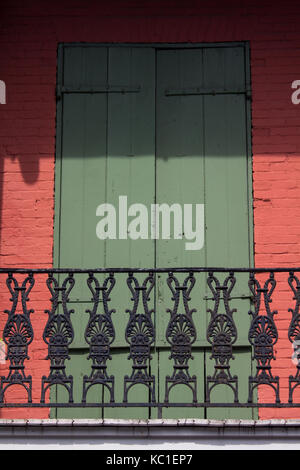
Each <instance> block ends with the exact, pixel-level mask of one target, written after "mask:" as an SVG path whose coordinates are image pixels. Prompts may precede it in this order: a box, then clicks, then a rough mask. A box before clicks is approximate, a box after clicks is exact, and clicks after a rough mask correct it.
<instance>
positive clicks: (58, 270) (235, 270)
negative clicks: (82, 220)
mask: <svg viewBox="0 0 300 470" xmlns="http://www.w3.org/2000/svg"><path fill="white" fill-rule="evenodd" d="M90 272H92V273H169V272H173V273H186V272H192V273H201V272H205V273H209V272H215V273H222V272H233V273H270V272H272V273H274V272H277V273H290V272H293V273H295V272H300V267H288V268H273V267H269V268H232V267H229V268H224V267H222V268H220V267H193V268H188V267H181V268H172V267H168V268H85V269H80V268H29V267H28V268H12V267H8V268H0V274H1V273H2V274H7V273H20V274H22V273H23V274H26V273H36V274H38V273H40V274H47V273H54V274H55V273H56V274H59V273H73V274H80V273H82V274H88V273H90Z"/></svg>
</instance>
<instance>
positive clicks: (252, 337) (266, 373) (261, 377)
mask: <svg viewBox="0 0 300 470" xmlns="http://www.w3.org/2000/svg"><path fill="white" fill-rule="evenodd" d="M248 284H249V288H250V290H251V292H252V294H253V297H254V305H255V309H254V312H252V311H251V310H250V311H249V315H251V316H252V322H251V325H250V329H249V335H248V338H249V342H250V344H251V346H252V350H253V357H252V359H255V360H256V362H257V365H256V375H255V376H254V377H252V376H250V377H249V398H248V402H249V403H252V402H253V392H254V389H255V388H256V387H258V386H259V385H268V386H270V387H272V388H273V390H274V392H275V398H276V403H280V398H279V377H277V376H276V377H274V376H273V374H272V367H271V361H272V359H275V356H274V345H275V344H276V343H277V340H278V332H277V328H276V325H275V322H274V319H273V317H274V315H275V314H276V313H277V311H276V310H274V311H271V309H270V303H271V302H272V299H271V296H272V294H273V291H274V289H275V287H276V280H275V278H274V273H273V272H271V273H270V277H269V278H268V279H267V281H266V282H265V284H264V287H263V288H262V287H261V285H260V283H259V282H258V280H257V279H255V277H254V274H253V273H251V274H250V279H249V283H248ZM261 294H263V295H264V305H265V310H266V315H265V314H260V306H261Z"/></svg>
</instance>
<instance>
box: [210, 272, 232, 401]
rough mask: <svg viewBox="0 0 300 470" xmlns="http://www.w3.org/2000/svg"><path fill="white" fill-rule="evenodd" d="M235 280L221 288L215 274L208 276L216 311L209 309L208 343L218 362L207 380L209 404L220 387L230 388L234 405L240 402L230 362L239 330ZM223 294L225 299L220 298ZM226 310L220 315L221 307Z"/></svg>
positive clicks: (228, 281) (212, 357)
mask: <svg viewBox="0 0 300 470" xmlns="http://www.w3.org/2000/svg"><path fill="white" fill-rule="evenodd" d="M235 283H236V278H235V277H234V273H233V272H231V273H230V274H229V276H228V277H226V279H225V281H224V283H223V284H222V285H221V284H220V281H219V280H218V279H217V277H216V276H214V274H213V273H212V272H210V273H209V276H208V279H207V284H208V287H209V289H210V291H211V292H212V295H213V301H214V308H213V309H208V312H209V313H210V315H211V319H210V322H209V325H208V328H207V341H208V342H209V343H210V344H211V345H212V354H211V357H210V358H211V359H214V360H215V366H214V367H215V371H214V375H213V376H210V375H209V376H207V378H206V400H207V402H210V396H211V391H212V390H213V388H215V387H216V386H217V385H220V384H223V385H228V386H229V387H230V388H231V389H232V391H233V394H234V402H235V403H237V402H238V378H237V376H236V375H234V376H232V375H231V372H230V361H231V360H232V359H234V356H233V353H232V346H233V344H234V343H235V342H236V340H237V329H236V326H235V323H234V320H233V313H235V312H236V309H230V307H229V302H230V300H231V297H230V295H231V292H232V290H233V288H234V286H235ZM221 294H222V295H221ZM221 302H223V304H224V310H223V311H222V313H219V309H220V303H221Z"/></svg>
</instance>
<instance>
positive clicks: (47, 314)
mask: <svg viewBox="0 0 300 470" xmlns="http://www.w3.org/2000/svg"><path fill="white" fill-rule="evenodd" d="M299 274H300V269H284V268H279V269H225V268H224V269H223V268H176V269H172V270H170V269H121V268H120V269H91V270H88V269H87V270H81V269H1V270H0V282H1V285H0V296H1V302H2V308H1V310H2V311H3V312H5V313H4V314H2V327H1V328H2V331H3V342H4V343H5V345H6V364H7V373H6V374H5V375H3V373H2V376H1V381H0V407H2V408H3V407H8V408H9V407H54V408H55V407H56V408H62V407H73V408H78V407H80V408H82V407H83V408H84V407H86V408H92V407H100V408H105V407H107V408H122V407H128V408H130V407H132V408H134V407H149V408H158V409H159V410H161V409H163V408H172V407H191V408H192V407H194V408H201V407H203V408H209V407H224V406H226V407H236V408H247V407H249V408H252V407H300V401H297V400H295V399H294V398H295V397H294V395H295V394H294V392H295V390H296V388H297V387H298V386H299V385H300V313H299V308H300V276H299ZM37 279H39V281H38V285H39V287H38V292H37V294H36V296H35V299H33V300H31V298H30V297H31V296H33V294H34V292H35V287H36V285H37ZM278 279H279V282H280V286H281V288H280V290H279V292H278V299H279V300H280V299H281V297H280V296H281V293H282V292H285V295H284V296H283V297H284V299H285V300H284V302H285V303H286V304H287V308H286V309H285V307H282V306H281V310H282V309H283V311H284V312H285V315H288V316H289V317H288V322H289V327H288V328H287V327H286V326H285V327H284V323H283V326H282V327H281V329H280V328H278V325H277V319H278V318H279V317H280V314H278V315H276V314H277V311H276V310H273V309H272V308H271V303H272V300H273V299H274V294H275V293H276V286H277V282H278ZM118 289H119V290H118ZM45 292H47V295H48V298H49V297H50V300H49V302H48V301H46V300H45V301H43V299H45ZM72 292H75V294H74V296H73V297H72ZM6 293H8V294H9V296H7V295H6ZM83 293H84V294H83ZM87 293H89V298H88V299H86V294H87ZM114 293H116V299H115V302H114V301H113V300H114ZM286 293H289V294H286ZM49 294H50V295H49ZM80 295H84V298H83V299H81V298H80ZM29 296H30V297H29ZM35 301H36V302H39V305H41V304H42V306H43V307H41V309H42V314H41V313H40V314H39V315H40V316H39V318H42V316H41V315H43V316H44V318H45V324H44V325H43V332H42V334H40V336H39V334H36V333H35V331H34V327H33V323H34V321H33V319H34V315H35V314H36V309H34V308H31V307H33V306H34V302H35ZM86 303H88V305H86ZM82 306H84V307H85V308H84V307H82ZM86 306H88V308H86ZM234 306H235V307H236V308H234ZM70 307H72V308H70ZM274 307H276V299H275V302H274ZM281 310H280V311H281ZM78 312H79V313H78ZM75 313H76V315H77V317H76V318H77V320H76V322H77V323H76V324H77V325H78V324H80V325H81V328H82V329H83V331H84V334H83V337H82V342H81V343H80V348H81V350H82V351H83V353H84V354H85V356H86V364H87V366H88V368H89V369H90V371H89V374H86V375H84V376H83V377H82V378H81V379H80V378H76V380H75V379H74V377H73V376H72V375H70V374H69V373H68V368H67V360H68V359H70V358H71V357H72V354H73V349H72V347H73V346H72V345H73V343H74V341H75V347H77V348H78V346H76V327H74V325H73V320H72V318H73V315H74V314H75ZM162 317H163V321H161V318H162ZM205 318H206V319H205ZM285 318H287V317H285ZM78 319H80V320H79V323H78ZM121 320H122V321H123V322H125V323H122V321H121ZM0 322H1V318H0ZM205 322H206V323H205ZM39 324H40V321H39ZM205 324H206V328H205V329H204V328H203V325H205ZM162 325H165V329H164V331H162V328H161V326H162ZM245 325H246V326H247V331H245ZM75 326H76V325H75ZM158 327H159V331H158ZM204 330H205V331H204ZM39 331H40V329H39ZM279 332H280V334H281V335H282V337H284V336H285V338H286V337H288V339H289V341H290V343H291V345H292V347H293V348H294V352H293V354H291V356H292V357H293V359H294V360H293V361H292V360H291V361H290V362H291V363H290V368H291V371H292V372H291V374H290V376H289V378H288V383H287V386H286V388H288V397H287V399H286V400H283V401H281V396H280V393H281V390H280V381H281V377H279V376H278V375H275V374H274V372H273V368H274V360H275V345H276V343H277V342H278V333H279ZM240 337H242V342H240V343H239V339H240ZM41 340H42V341H43V344H44V349H45V364H48V365H47V366H45V371H46V374H45V375H43V376H42V377H40V378H39V384H38V385H35V386H36V387H38V386H39V387H40V398H39V399H38V400H37V399H36V400H35V399H33V393H32V392H33V382H34V380H33V378H32V376H31V374H30V373H29V372H30V364H31V363H30V350H31V348H32V345H33V344H34V341H40V342H41ZM239 345H240V346H241V345H242V347H248V351H249V353H250V351H251V364H252V366H251V367H252V374H251V375H249V376H248V377H247V390H248V393H247V398H246V400H241V398H240V396H239V386H240V383H239V381H240V379H239V377H238V375H237V374H233V373H232V364H233V361H234V355H235V348H237V347H238V346H239ZM114 347H118V348H122V350H123V351H124V352H125V353H126V355H127V356H126V360H127V363H128V367H129V369H130V373H124V372H126V371H124V370H122V368H120V370H118V367H117V365H116V364H115V365H114V370H115V371H116V370H117V373H118V374H119V376H122V384H123V388H122V392H120V390H118V397H120V396H121V395H122V399H117V400H116V380H115V379H116V374H115V373H114V374H112V373H111V370H112V365H113V361H114V360H116V361H117V360H118V356H117V355H115V356H114V355H113V354H112V352H113V350H114ZM160 347H161V348H163V349H164V350H167V351H168V352H169V356H168V370H166V369H163V371H160V374H159V378H158V377H157V376H156V375H157V374H155V370H154V367H152V368H151V364H152V361H153V358H154V357H155V354H157V351H158V350H159V348H160ZM292 347H291V351H292ZM84 348H85V349H84ZM199 348H200V349H201V348H204V349H205V350H206V351H209V352H210V355H208V356H207V358H206V369H205V370H209V367H208V364H207V363H208V362H210V369H211V370H212V373H206V372H205V370H204V372H203V371H202V370H201V371H199V373H197V371H196V373H191V364H192V363H193V360H194V358H193V354H194V351H197V350H199ZM46 356H47V357H46ZM194 369H195V368H194ZM35 380H36V383H38V379H37V378H36V379H35ZM158 381H160V385H159V387H158ZM96 385H100V386H102V387H100V388H104V389H106V399H105V400H104V399H103V394H101V393H99V399H98V400H97V401H93V402H91V401H90V400H89V392H90V390H91V389H92V388H94V387H95V386H96ZM138 385H139V386H140V387H141V386H142V387H145V389H146V390H147V393H148V399H147V400H143V401H140V400H138V399H137V398H138V396H137V395H136V394H131V395H130V391H132V390H133V389H134V388H135V387H136V386H138ZM17 386H22V387H23V388H24V389H25V391H26V400H23V401H21V402H19V401H14V400H13V399H12V400H10V401H9V400H7V399H6V394H7V392H8V390H10V392H12V390H13V389H14V388H15V387H17ZM178 386H181V387H186V389H187V396H188V397H189V399H188V400H187V401H186V402H182V401H176V400H174V399H172V397H171V395H172V391H173V390H175V389H176V387H178ZM220 386H223V387H224V386H225V387H228V388H229V389H230V390H231V393H232V400H231V402H226V403H225V402H222V400H221V401H220V400H213V399H212V394H213V391H214V390H216V389H217V388H218V387H220ZM260 386H267V387H269V388H270V389H271V391H272V394H271V395H272V397H273V398H272V400H271V401H268V402H267V403H266V402H263V401H262V400H260V399H259V396H257V393H256V392H257V390H258V389H259V388H260ZM56 387H58V388H63V389H65V391H66V392H67V399H66V400H65V401H64V402H62V401H57V399H56V400H55V396H50V397H49V393H48V392H49V390H50V389H51V390H52V388H56ZM75 388H76V389H77V390H80V396H81V398H80V400H74V398H73V396H74V395H73V392H74V390H75ZM200 388H201V390H203V397H204V398H203V399H202V400H199V398H198V397H199V393H198V392H199V389H200ZM158 389H160V391H159V390H158ZM162 390H163V391H162ZM129 395H130V398H129ZM10 396H12V394H11V393H10ZM53 397H54V398H53ZM132 398H134V399H132Z"/></svg>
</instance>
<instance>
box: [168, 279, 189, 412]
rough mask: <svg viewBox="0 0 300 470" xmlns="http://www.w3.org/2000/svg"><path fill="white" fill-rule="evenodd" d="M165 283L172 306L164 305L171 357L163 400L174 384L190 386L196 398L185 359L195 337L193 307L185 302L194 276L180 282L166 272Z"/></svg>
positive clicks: (187, 360) (187, 361)
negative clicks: (168, 318)
mask: <svg viewBox="0 0 300 470" xmlns="http://www.w3.org/2000/svg"><path fill="white" fill-rule="evenodd" d="M167 284H168V286H169V288H170V290H171V292H172V301H173V302H174V306H173V309H172V310H171V309H167V312H168V313H170V316H171V318H170V321H169V324H168V327H167V330H166V339H167V341H168V343H169V344H170V345H171V355H170V357H169V359H173V360H174V365H173V369H174V370H173V374H172V376H169V375H167V376H166V385H165V403H168V402H169V396H170V391H171V389H172V388H173V387H175V386H176V385H180V384H182V385H186V386H187V387H188V388H190V389H191V391H192V394H193V402H194V403H196V402H197V379H196V376H195V375H193V376H192V377H191V376H190V373H189V360H190V359H194V358H193V356H192V345H193V343H194V342H195V341H196V338H197V333H196V328H195V325H194V322H193V319H192V315H193V313H194V312H196V309H192V310H190V308H189V305H188V302H189V301H190V300H191V297H190V293H191V291H192V289H193V287H194V285H195V277H194V274H193V273H190V274H189V275H188V276H187V277H186V278H185V280H184V282H183V285H180V284H179V281H178V279H177V278H176V277H175V276H174V274H173V273H172V272H170V273H169V277H168V279H167ZM181 295H182V301H183V307H184V312H182V313H178V310H179V303H180V297H181Z"/></svg>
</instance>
